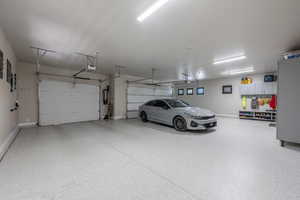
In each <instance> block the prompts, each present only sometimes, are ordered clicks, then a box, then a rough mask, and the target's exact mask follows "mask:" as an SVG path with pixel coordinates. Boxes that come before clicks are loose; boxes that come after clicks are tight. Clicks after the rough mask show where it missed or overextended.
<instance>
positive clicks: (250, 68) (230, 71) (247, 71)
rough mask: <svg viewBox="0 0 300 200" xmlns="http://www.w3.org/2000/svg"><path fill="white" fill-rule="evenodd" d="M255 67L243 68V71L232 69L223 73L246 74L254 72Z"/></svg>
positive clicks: (231, 74)
mask: <svg viewBox="0 0 300 200" xmlns="http://www.w3.org/2000/svg"><path fill="white" fill-rule="evenodd" d="M254 71H255V70H254V67H247V68H241V69H232V70H228V71H224V72H222V75H230V76H233V75H237V74H246V73H251V72H254Z"/></svg>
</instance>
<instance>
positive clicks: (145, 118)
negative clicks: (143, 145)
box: [141, 111, 148, 122]
mask: <svg viewBox="0 0 300 200" xmlns="http://www.w3.org/2000/svg"><path fill="white" fill-rule="evenodd" d="M141 119H142V121H143V122H148V117H147V114H146V113H145V112H144V111H143V112H141Z"/></svg>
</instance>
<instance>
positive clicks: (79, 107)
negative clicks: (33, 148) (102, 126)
mask: <svg viewBox="0 0 300 200" xmlns="http://www.w3.org/2000/svg"><path fill="white" fill-rule="evenodd" d="M39 89H40V124H41V125H54V124H63V123H71V122H80V121H91V120H97V119H99V88H98V87H97V86H94V85H87V84H75V85H74V84H72V83H67V82H59V81H50V80H43V81H42V82H41V83H40V88H39Z"/></svg>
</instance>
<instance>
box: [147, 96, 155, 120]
mask: <svg viewBox="0 0 300 200" xmlns="http://www.w3.org/2000/svg"><path fill="white" fill-rule="evenodd" d="M155 102H156V101H155V100H153V101H150V102H148V103H147V104H145V106H144V111H145V112H146V114H147V117H148V120H155V118H154V116H153V115H154V113H155V110H156V107H155V106H154V105H155Z"/></svg>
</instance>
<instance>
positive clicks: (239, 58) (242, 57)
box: [214, 55, 247, 65]
mask: <svg viewBox="0 0 300 200" xmlns="http://www.w3.org/2000/svg"><path fill="white" fill-rule="evenodd" d="M246 58H247V57H246V56H245V55H242V56H236V57H231V58H224V59H221V60H215V62H214V65H219V64H223V63H229V62H234V61H238V60H244V59H246Z"/></svg>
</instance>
